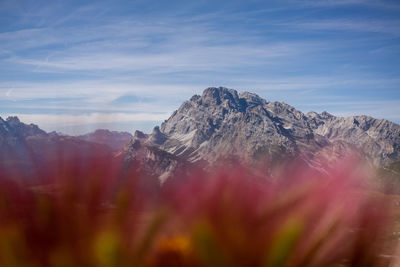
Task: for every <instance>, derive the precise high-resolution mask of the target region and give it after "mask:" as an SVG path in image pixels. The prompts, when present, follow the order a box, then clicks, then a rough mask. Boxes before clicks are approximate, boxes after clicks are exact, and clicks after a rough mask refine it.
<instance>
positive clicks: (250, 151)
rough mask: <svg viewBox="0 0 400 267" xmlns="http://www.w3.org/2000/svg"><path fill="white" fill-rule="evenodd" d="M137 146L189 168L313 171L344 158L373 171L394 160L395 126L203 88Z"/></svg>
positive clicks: (399, 131) (399, 132) (398, 133)
mask: <svg viewBox="0 0 400 267" xmlns="http://www.w3.org/2000/svg"><path fill="white" fill-rule="evenodd" d="M140 142H141V143H142V144H144V145H152V146H156V147H158V148H159V149H161V150H163V151H166V152H168V153H169V154H171V155H174V156H176V157H178V158H181V159H184V160H187V161H189V162H191V163H195V162H197V161H206V162H208V163H211V164H212V163H213V162H217V161H220V160H224V159H227V158H230V157H233V158H236V159H237V160H239V161H241V162H249V163H251V164H255V165H257V164H258V165H263V164H266V163H267V162H268V163H269V164H270V165H273V164H278V163H282V162H284V161H286V160H288V161H290V160H291V159H294V158H300V159H301V160H303V161H305V162H307V163H308V164H309V165H312V166H315V167H316V168H318V167H319V166H322V165H323V164H326V162H334V161H335V160H338V159H340V158H343V157H344V156H345V155H346V154H350V153H352V154H353V155H356V156H357V157H359V158H367V159H368V162H369V163H370V164H372V165H375V166H383V165H386V164H390V163H392V162H396V161H399V160H400V154H399V151H400V146H399V145H400V126H399V125H398V124H395V123H392V122H389V121H387V120H384V119H375V118H372V117H369V116H365V115H362V116H350V117H337V116H334V115H332V114H329V113H328V112H326V111H324V112H322V113H320V114H318V113H316V112H308V113H306V114H305V113H303V112H301V111H299V110H297V109H295V108H294V107H293V106H290V105H288V104H286V103H283V102H269V101H267V100H266V99H263V98H261V97H259V96H258V95H256V94H254V93H249V92H240V93H238V92H237V91H236V90H234V89H228V88H225V87H209V88H207V89H205V90H204V92H203V93H202V95H194V96H192V97H191V98H190V99H189V100H187V101H184V102H183V103H182V105H181V106H180V107H179V108H178V109H177V110H176V111H174V112H173V113H172V115H171V116H170V117H169V118H168V119H167V120H166V121H164V122H163V123H162V124H161V126H160V127H156V128H155V129H154V131H153V133H151V134H149V135H147V137H146V138H142V139H141V140H140ZM256 163H257V164H256Z"/></svg>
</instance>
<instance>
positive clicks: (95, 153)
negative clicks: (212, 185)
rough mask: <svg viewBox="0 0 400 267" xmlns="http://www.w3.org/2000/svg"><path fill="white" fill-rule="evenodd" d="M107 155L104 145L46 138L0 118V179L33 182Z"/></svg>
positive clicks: (34, 127) (53, 135)
mask: <svg viewBox="0 0 400 267" xmlns="http://www.w3.org/2000/svg"><path fill="white" fill-rule="evenodd" d="M107 155H111V150H110V148H108V146H106V145H103V144H97V143H93V142H88V141H84V140H81V139H79V138H76V137H72V136H64V135H59V134H57V133H50V134H48V133H46V132H45V131H43V130H41V129H40V128H39V127H38V126H37V125H34V124H29V125H28V124H25V123H23V122H21V121H20V120H19V119H18V118H17V117H8V118H7V119H6V120H3V119H2V118H0V175H7V176H10V177H13V176H16V177H19V178H32V177H34V176H35V177H37V176H40V175H42V174H43V173H44V172H46V173H50V172H51V171H59V170H61V169H62V168H63V167H65V166H67V165H68V164H71V163H74V164H76V165H77V164H80V165H82V166H83V165H84V164H85V162H86V161H88V160H89V159H93V158H95V157H105V156H107Z"/></svg>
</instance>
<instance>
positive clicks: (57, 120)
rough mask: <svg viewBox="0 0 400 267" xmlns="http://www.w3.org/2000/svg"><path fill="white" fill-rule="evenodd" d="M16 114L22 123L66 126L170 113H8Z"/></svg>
mask: <svg viewBox="0 0 400 267" xmlns="http://www.w3.org/2000/svg"><path fill="white" fill-rule="evenodd" d="M8 116H17V117H18V118H19V119H20V120H21V121H22V122H24V123H34V124H38V125H39V126H40V127H44V128H49V127H56V128H59V127H66V126H80V125H86V124H111V123H112V124H115V123H126V122H147V121H163V120H165V119H167V118H168V117H169V116H170V113H162V114H153V113H133V114H130V113H90V114H81V115H67V114H18V113H17V114H8V115H7V116H5V117H8Z"/></svg>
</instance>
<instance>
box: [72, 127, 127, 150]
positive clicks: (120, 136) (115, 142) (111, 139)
mask: <svg viewBox="0 0 400 267" xmlns="http://www.w3.org/2000/svg"><path fill="white" fill-rule="evenodd" d="M77 138H78V139H81V140H85V141H89V142H93V143H98V144H104V145H107V146H109V147H110V148H111V149H112V150H114V151H116V150H119V149H121V148H123V147H124V146H125V145H126V144H127V143H128V142H129V141H130V140H131V139H132V138H133V136H132V135H131V134H130V133H128V132H117V131H109V130H106V129H98V130H96V131H94V132H91V133H88V134H85V135H79V136H77Z"/></svg>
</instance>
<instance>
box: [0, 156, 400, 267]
mask: <svg viewBox="0 0 400 267" xmlns="http://www.w3.org/2000/svg"><path fill="white" fill-rule="evenodd" d="M355 167H356V165H351V164H342V165H338V167H337V168H336V170H337V171H336V172H335V173H331V174H329V175H328V174H327V175H321V174H317V173H316V172H313V171H311V170H310V169H308V168H300V167H296V168H293V169H292V170H291V171H290V172H287V173H286V174H282V177H277V178H276V179H274V180H273V181H272V180H271V179H269V177H255V176H253V175H252V174H251V173H250V172H249V171H248V169H246V168H244V167H242V168H237V169H235V170H230V171H226V170H221V171H220V172H216V173H212V174H210V173H208V174H206V173H204V172H203V173H196V172H194V173H193V174H192V175H191V176H190V177H186V178H185V179H184V178H179V177H173V178H172V179H171V180H170V181H169V182H167V183H166V184H165V185H164V187H163V188H162V189H161V191H159V190H160V189H159V188H152V183H148V181H149V180H148V179H151V178H149V177H147V178H144V177H141V175H140V173H139V172H137V171H136V169H132V170H127V169H126V167H123V165H122V164H120V163H118V162H111V161H109V159H104V161H103V160H102V159H96V161H93V162H89V163H87V166H85V167H84V168H82V166H80V165H76V164H73V163H69V164H67V165H65V166H63V168H62V172H58V173H57V175H56V176H51V177H44V178H46V179H43V180H42V181H46V184H39V185H35V186H32V185H29V186H26V185H23V184H17V183H15V182H13V181H10V180H9V179H7V177H2V178H1V179H0V266H199V267H202V266H389V264H391V263H393V259H395V258H394V257H389V256H388V255H393V250H394V248H395V246H396V240H395V239H393V238H392V237H391V236H390V233H392V231H393V229H394V226H395V225H394V216H393V215H394V213H393V203H392V202H393V201H391V200H390V198H389V197H387V196H385V195H383V194H380V193H377V192H374V191H373V190H371V189H369V188H368V187H367V186H366V185H365V183H364V177H363V176H364V174H362V173H361V172H360V171H359V169H357V170H356V168H355ZM174 179H175V181H177V182H174Z"/></svg>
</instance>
